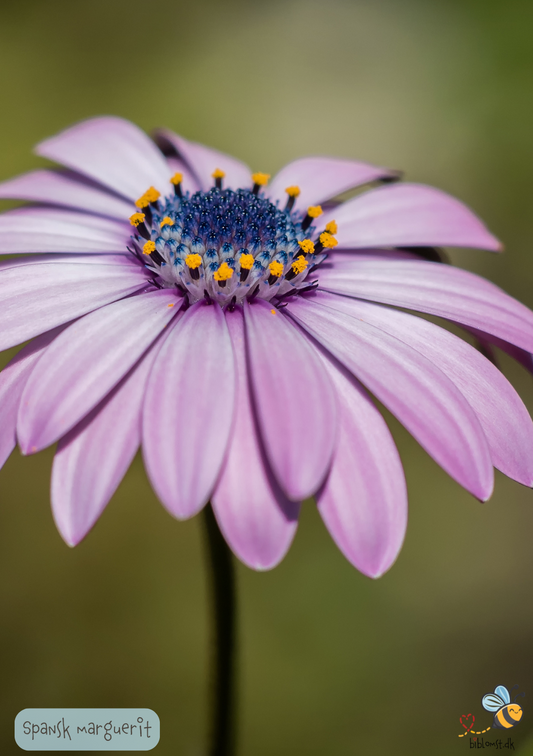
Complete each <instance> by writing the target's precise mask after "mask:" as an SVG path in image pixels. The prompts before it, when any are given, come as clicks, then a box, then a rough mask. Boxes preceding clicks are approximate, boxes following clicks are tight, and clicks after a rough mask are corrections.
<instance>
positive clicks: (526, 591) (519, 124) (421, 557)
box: [0, 0, 533, 756]
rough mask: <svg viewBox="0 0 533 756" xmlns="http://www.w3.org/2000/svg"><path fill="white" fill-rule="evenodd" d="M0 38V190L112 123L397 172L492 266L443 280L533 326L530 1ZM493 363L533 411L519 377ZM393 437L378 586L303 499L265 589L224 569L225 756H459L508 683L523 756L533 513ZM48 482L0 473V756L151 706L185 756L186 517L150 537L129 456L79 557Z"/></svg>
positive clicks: (155, 20) (506, 487)
mask: <svg viewBox="0 0 533 756" xmlns="http://www.w3.org/2000/svg"><path fill="white" fill-rule="evenodd" d="M0 18H1V22H0V89H1V93H2V96H1V107H0V179H3V178H7V177H9V176H12V175H14V174H16V173H18V172H21V171H24V170H28V169H31V168H34V167H37V166H39V165H42V161H40V160H39V159H38V158H36V157H34V156H32V154H31V148H32V146H33V144H34V143H36V142H38V141H39V140H41V139H43V138H44V137H46V136H49V135H52V134H53V133H54V132H56V131H58V130H60V129H62V128H64V127H66V126H67V125H69V124H71V123H73V122H75V121H77V120H80V119H83V118H86V117H89V116H92V115H97V114H104V113H114V114H118V115H121V116H125V117H127V118H130V119H132V120H134V121H136V122H137V123H139V124H140V125H141V126H142V127H144V128H146V129H147V130H150V129H151V128H153V127H155V126H158V125H166V126H169V127H171V128H173V129H175V130H176V131H179V132H181V133H182V134H183V135H185V136H186V137H189V138H192V139H194V140H197V141H202V142H205V143H207V144H210V145H212V146H214V147H217V148H219V149H221V150H225V151H228V152H231V153H233V154H235V155H237V156H239V157H240V158H242V159H244V160H246V161H247V162H248V163H249V164H250V165H251V166H252V167H253V168H254V169H255V170H265V171H268V172H270V173H274V172H275V171H276V169H278V168H279V167H281V166H282V165H283V164H284V163H285V162H287V161H289V160H291V159H293V158H295V157H298V156H301V155H306V154H311V153H319V154H320V153H321V154H334V155H339V156H345V157H352V158H359V159H362V160H366V161H370V162H375V163H378V164H382V165H389V166H391V167H393V168H402V169H404V170H405V172H406V175H407V177H408V178H409V179H410V180H414V181H421V182H427V183H431V184H434V185H436V186H439V187H441V188H442V189H444V190H447V191H449V192H451V193H452V194H454V195H456V196H458V197H459V198H461V199H462V200H463V201H465V202H467V203H468V204H469V205H471V206H472V207H473V208H474V209H475V210H476V211H477V212H478V213H479V214H480V215H481V216H482V217H483V218H485V219H486V220H487V222H488V224H489V226H490V228H491V229H492V230H493V231H494V232H495V233H496V234H497V235H498V236H499V237H500V238H501V239H503V241H504V243H505V246H506V252H505V254H504V255H503V256H500V255H491V254H489V253H481V252H473V251H466V250H465V251H460V250H459V251H454V252H453V260H454V262H455V263H456V264H458V265H461V266H463V267H465V268H468V269H470V270H474V271H476V272H478V273H481V274H483V275H485V276H487V277H489V278H490V279H492V280H493V281H495V282H497V283H498V284H500V285H501V286H503V287H504V288H505V289H507V290H508V291H509V292H510V293H511V294H513V295H514V296H516V297H518V298H519V299H521V300H522V301H524V302H525V303H527V304H529V305H530V306H533V212H532V210H533V133H532V120H533V4H531V3H530V2H529V0H506V2H505V3H504V2H501V0H432V2H431V3H428V2H426V1H425V0H397V1H394V0H352V1H351V2H350V1H348V0H328V2H318V0H311V1H309V2H307V1H305V0H284V1H280V2H252V1H251V0H227V1H226V2H224V3H222V2H215V1H214V0H196V2H194V3H192V2H191V3H186V2H182V1H177V2H176V1H174V2H173V1H171V0H159V2H157V3H149V2H146V1H144V2H141V1H140V0H90V1H89V0H47V2H41V1H39V0H35V1H33V2H31V1H29V0H19V1H18V2H17V3H14V2H11V1H10V2H0ZM4 206H5V207H8V205H7V203H4ZM0 317H1V313H0ZM4 356H5V360H6V361H7V357H8V355H4ZM503 365H504V369H505V371H506V373H507V375H508V376H509V377H510V378H511V379H512V380H513V382H514V383H515V385H516V386H517V387H518V389H519V390H520V392H521V394H522V396H523V397H524V398H525V401H526V403H528V404H529V406H530V408H531V407H533V380H532V379H531V377H530V376H528V375H527V374H526V373H525V372H524V371H523V370H522V369H521V368H518V367H517V366H515V365H513V364H511V362H510V361H509V360H503ZM388 420H389V421H390V426H391V429H392V431H393V434H394V436H395V438H396V439H397V442H398V445H399V449H400V452H401V455H402V459H403V462H404V465H405V468H406V473H407V480H408V486H409V496H410V523H409V529H408V534H407V539H406V542H405V546H404V548H403V551H402V552H401V555H400V557H399V559H398V561H397V563H396V564H395V566H394V567H393V568H392V570H391V571H390V572H389V573H388V574H387V575H385V576H384V577H383V578H381V579H380V580H378V581H371V580H369V579H367V578H365V577H363V576H362V575H360V574H359V573H357V572H356V571H355V570H354V569H353V568H352V567H351V566H350V565H349V564H348V563H347V562H346V561H345V560H344V558H343V557H342V556H341V554H340V553H339V552H338V551H337V550H336V548H335V547H334V545H333V543H332V541H331V540H330V538H329V536H328V534H327V532H326V531H325V529H324V527H323V525H322V523H321V521H320V519H319V517H318V516H317V514H316V511H315V509H314V507H313V504H312V502H307V503H306V504H305V506H304V509H303V514H302V519H301V526H300V529H299V532H298V534H297V537H296V540H295V543H294V545H293V547H292V549H291V551H290V553H289V554H288V556H287V558H286V559H285V561H284V562H283V563H282V564H281V565H280V566H279V567H278V568H276V569H275V570H274V571H272V572H269V573H263V574H256V573H253V572H252V571H250V570H248V569H246V568H244V567H242V566H241V565H239V568H238V587H239V601H240V608H239V614H240V618H239V619H240V659H239V668H240V669H239V672H240V690H239V694H240V722H239V754H240V755H241V756H244V754H253V756H271V754H276V756H289V755H291V756H293V755H294V754H306V755H307V754H308V755H309V756H350V755H351V754H356V753H357V754H359V753H365V754H373V755H374V754H375V755H376V756H381V754H392V753H394V754H396V755H398V756H401V755H402V754H410V756H416V755H417V754H425V755H427V754H430V755H431V756H433V755H434V756H441V755H442V756H444V755H446V756H448V755H449V754H455V753H462V752H464V751H465V750H466V749H467V748H468V747H469V745H468V742H467V739H466V738H465V739H459V738H458V734H459V733H460V732H462V728H461V727H460V724H459V716H460V715H461V714H467V713H469V712H471V713H474V715H475V716H476V718H477V724H481V723H483V727H486V726H488V724H490V715H489V714H488V713H486V712H483V710H482V708H481V704H480V699H481V696H482V695H483V694H484V693H487V692H489V691H491V690H492V689H493V688H494V687H495V685H497V684H505V685H507V686H509V687H510V686H512V685H514V684H515V683H518V684H519V685H520V687H521V689H522V690H524V691H525V692H526V697H525V699H523V705H524V711H525V714H524V718H523V721H522V723H521V724H520V725H519V726H518V727H517V728H516V729H515V730H514V731H513V732H512V737H513V741H514V743H515V750H516V751H517V752H520V753H521V754H523V756H526V754H528V753H529V754H531V753H533V740H531V738H533V663H532V662H533V605H532V600H531V584H532V577H533V549H532V548H531V542H532V532H533V492H532V491H530V490H528V489H525V488H522V487H521V486H519V485H518V484H516V483H513V482H511V481H508V480H506V479H504V478H503V476H501V475H499V474H498V475H497V481H496V490H495V494H494V496H493V498H492V499H491V501H490V502H488V503H486V504H484V505H481V504H479V503H478V502H477V501H475V500H473V499H472V498H471V497H470V496H469V495H468V494H466V493H465V492H464V491H463V490H462V489H461V488H460V487H459V486H458V485H457V484H455V483H454V482H453V481H452V480H451V479H449V478H448V477H447V476H446V474H445V473H443V472H442V471H441V470H440V469H439V468H438V467H437V466H436V464H434V463H433V462H432V461H431V460H430V459H429V457H428V456H427V455H426V454H425V453H424V452H423V451H422V450H421V449H420V447H418V445H417V444H416V442H414V441H413V440H412V439H411V438H410V437H409V435H408V434H407V433H406V432H405V431H404V430H403V429H402V428H401V427H399V425H398V423H396V422H395V421H394V420H393V419H392V418H390V416H388ZM51 459H52V451H51V450H50V451H47V452H43V453H41V454H39V455H37V456H35V457H30V458H26V459H23V458H22V457H21V456H20V455H19V454H18V452H16V453H14V454H13V455H12V457H11V459H10V460H9V461H8V463H7V464H6V466H5V468H4V469H3V470H2V472H1V473H0V498H1V506H0V520H1V529H0V563H1V567H0V606H1V614H0V654H1V663H0V691H1V702H0V751H1V753H2V754H6V755H9V754H15V753H17V752H18V751H19V749H18V747H17V746H16V745H15V744H14V741H13V719H14V717H15V715H16V713H17V712H18V711H19V710H20V709H22V708H25V707H85V706H86V707H99V706H102V707H104V706H109V707H128V706H145V707H150V708H152V709H154V710H155V711H157V713H158V714H159V716H160V718H161V723H162V724H161V726H162V736H161V742H160V744H159V746H158V747H157V749H156V752H157V753H159V754H161V756H164V755H166V754H179V755H180V756H181V755H183V756H202V754H205V753H206V751H205V744H206V727H207V719H206V697H207V692H208V665H207V660H208V650H209V627H208V621H209V605H208V582H207V573H206V566H205V550H204V541H203V532H202V528H201V521H200V519H199V518H196V519H194V520H192V521H189V522H185V523H179V522H177V521H175V520H173V519H172V518H171V517H170V516H169V515H168V514H166V513H165V511H164V510H163V508H162V507H161V506H160V505H159V503H158V502H157V500H156V498H155V496H154V494H153V493H152V492H151V490H150V487H149V485H148V483H147V480H146V476H145V474H144V471H143V468H142V463H141V461H140V459H137V460H136V461H135V463H134V464H133V466H132V468H131V470H130V471H129V473H128V475H127V476H126V479H125V480H124V482H123V484H122V485H121V487H120V489H119V490H118V492H117V494H116V495H115V497H114V498H113V500H112V501H111V503H110V505H109V507H108V509H107V510H106V512H105V513H104V516H103V517H102V519H101V521H100V522H99V523H98V525H97V526H96V528H95V529H94V531H93V532H92V533H91V534H90V535H89V537H88V538H87V539H86V541H85V542H83V543H82V544H81V545H80V546H79V547H77V548H76V549H75V550H71V549H69V548H68V547H67V546H65V544H64V543H63V542H62V540H61V538H60V537H59V535H58V534H57V532H56V530H55V528H54V525H53V521H52V517H51V514H50V507H49V483H48V481H49V471H50V464H51Z"/></svg>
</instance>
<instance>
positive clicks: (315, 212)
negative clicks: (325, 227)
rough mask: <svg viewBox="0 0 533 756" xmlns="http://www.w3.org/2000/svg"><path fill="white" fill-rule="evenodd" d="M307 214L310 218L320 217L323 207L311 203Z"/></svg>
mask: <svg viewBox="0 0 533 756" xmlns="http://www.w3.org/2000/svg"><path fill="white" fill-rule="evenodd" d="M307 215H308V216H309V217H310V218H318V216H319V215H322V208H321V207H320V205H311V207H308V208H307Z"/></svg>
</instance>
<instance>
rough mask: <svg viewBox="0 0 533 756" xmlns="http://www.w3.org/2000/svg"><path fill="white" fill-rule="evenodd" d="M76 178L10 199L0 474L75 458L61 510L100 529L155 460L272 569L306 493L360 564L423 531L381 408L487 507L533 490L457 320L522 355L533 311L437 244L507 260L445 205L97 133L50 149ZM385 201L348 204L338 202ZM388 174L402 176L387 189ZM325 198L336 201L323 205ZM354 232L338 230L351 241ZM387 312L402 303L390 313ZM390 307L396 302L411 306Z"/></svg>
mask: <svg viewBox="0 0 533 756" xmlns="http://www.w3.org/2000/svg"><path fill="white" fill-rule="evenodd" d="M37 153H38V154H39V155H42V156H44V157H47V158H50V159H51V160H53V161H56V162H57V163H60V164H61V165H63V166H65V168H66V170H61V171H55V170H48V169H46V170H38V171H34V172H32V173H29V174H26V175H24V176H20V177H18V178H15V179H12V180H10V181H7V182H5V183H4V184H2V185H0V197H6V198H15V199H22V200H29V201H31V202H33V203H37V204H36V205H32V206H26V207H22V208H18V209H16V210H11V211H9V212H6V213H4V214H3V215H2V216H0V253H2V254H14V255H20V254H21V253H23V254H28V253H29V254H30V255H31V256H29V257H19V256H17V257H14V258H13V259H12V260H8V261H4V262H2V263H0V265H1V268H2V269H1V272H0V302H1V306H2V314H3V315H2V326H1V328H0V348H1V349H7V348H9V347H12V346H15V345H17V344H20V343H22V342H25V341H28V340H29V339H33V340H32V341H30V343H29V344H28V345H26V346H25V347H24V348H23V349H22V350H21V351H20V352H19V353H18V354H17V356H16V357H15V358H14V359H13V360H12V361H11V362H10V363H9V365H8V366H7V367H6V368H5V370H4V371H3V372H2V374H1V375H0V407H1V412H2V419H3V422H2V424H1V430H0V463H3V462H4V461H5V460H6V458H7V457H8V456H9V454H10V453H11V451H12V450H13V448H14V446H15V443H16V439H18V443H19V445H20V448H21V449H22V452H23V453H24V454H30V453H33V452H37V451H39V450H40V449H43V448H45V447H47V446H49V445H50V444H53V443H55V442H56V441H57V442H58V448H57V453H56V456H55V459H54V465H53V471H52V504H53V512H54V517H55V520H56V523H57V526H58V528H59V531H60V532H61V535H62V536H63V538H64V539H65V541H67V543H69V544H71V545H74V544H77V543H78V542H79V541H80V540H81V539H82V538H84V536H85V535H86V534H87V532H88V531H89V530H90V528H91V527H92V526H93V525H94V523H95V522H96V520H97V519H98V517H99V516H100V514H101V513H102V511H103V509H104V507H105V506H106V504H107V502H108V501H109V499H110V497H111V496H112V494H113V492H114V491H115V489H116V487H117V485H118V484H119V482H120V480H121V479H122V477H123V475H124V474H125V472H126V470H127V468H128V466H129V464H130V463H131V460H132V458H133V456H134V454H135V453H136V451H137V449H138V447H139V445H140V444H142V450H143V456H144V461H145V465H146V469H147V471H148V475H149V477H150V479H151V481H152V484H153V487H154V489H155V491H156V492H157V494H158V496H159V498H160V499H161V501H162V502H163V504H164V506H165V507H166V508H167V509H168V510H169V512H170V513H171V514H173V515H174V516H175V517H177V518H180V519H182V518H188V517H191V516H192V515H194V514H196V513H197V512H198V511H199V510H200V509H201V508H202V507H203V506H204V505H205V504H206V502H207V501H208V500H209V499H211V501H212V505H213V508H214V511H215V514H216V517H217V520H218V523H219V525H220V528H221V530H222V533H223V534H224V536H225V538H226V540H227V542H228V544H229V545H230V547H231V548H232V549H233V551H234V552H235V554H237V556H238V557H239V558H240V559H241V560H242V561H243V562H244V563H246V564H247V565H249V566H250V567H253V568H255V569H267V568H270V567H273V566H274V565H275V564H277V563H278V562H279V561H280V560H281V559H282V558H283V556H284V554H285V553H286V551H287V549H288V548H289V545H290V543H291V541H292V538H293V537H294V534H295V530H296V526H297V519H298V512H299V507H300V504H299V502H301V501H302V500H303V499H306V498H307V497H310V496H313V495H316V497H317V502H318V508H319V511H320V513H321V515H322V517H323V519H324V522H325V524H326V526H327V528H328V529H329V531H330V533H331V535H332V537H333V538H334V540H335V542H336V543H337V545H338V546H339V548H340V549H341V550H342V552H343V553H344V554H345V556H346V557H347V558H348V559H349V560H350V561H351V562H352V563H353V564H354V565H355V566H356V567H357V568H358V569H360V570H361V571H362V572H364V573H365V574H367V575H370V576H373V577H376V576H378V575H380V574H382V573H383V572H384V571H385V570H387V569H388V568H389V567H390V565H391V564H392V562H393V561H394V559H395V558H396V556H397V554H398V551H399V549H400V547H401V544H402V540H403V537H404V532H405V527H406V517H407V496H406V487H405V480H404V475H403V470H402V465H401V462H400V459H399V456H398V452H397V450H396V447H395V445H394V442H393V440H392V437H391V435H390V433H389V431H388V429H387V426H386V424H385V422H384V420H383V418H382V416H381V414H380V413H379V411H378V410H377V409H376V406H375V405H374V403H373V401H372V399H371V397H370V396H369V394H368V393H367V391H370V392H371V393H372V394H374V395H375V396H376V397H377V398H378V399H379V400H380V401H381V402H382V403H383V404H384V405H385V406H386V407H388V409H389V410H390V411H391V412H392V413H393V414H394V415H395V416H396V417H397V418H398V419H399V420H400V422H401V423H403V425H404V426H405V427H406V428H407V429H408V430H409V431H410V432H411V433H412V435H413V436H414V437H415V438H416V439H417V440H418V442H419V443H420V444H421V445H422V446H423V447H424V448H425V449H426V451H427V452H428V453H429V454H430V455H431V456H432V457H433V459H435V460H436V461H437V462H438V464H439V465H441V467H442V468H443V469H444V470H446V472H448V473H449V475H451V476H452V477H453V478H454V479H455V480H456V481H458V482H459V483H460V484H461V485H462V486H464V487H465V488H466V489H467V490H468V491H470V492H471V493H472V494H473V495H474V496H476V497H477V498H478V499H481V500H486V499H488V498H489V497H490V495H491V492H492V488H493V466H494V467H497V468H498V469H500V470H501V471H502V472H504V473H505V474H506V475H508V476H509V477H511V478H513V479H515V480H518V481H519V482H521V483H523V484H525V485H527V486H531V485H532V484H533V426H532V423H531V419H530V417H529V415H528V413H527V411H526V409H525V407H524V405H523V403H522V401H521V400H520V398H519V396H518V395H517V393H516V392H515V390H514V389H513V388H512V387H511V385H510V384H509V382H508V381H507V380H506V379H505V378H504V376H503V375H502V374H501V373H500V372H499V371H498V369H497V368H496V367H495V366H494V365H493V364H492V362H490V361H489V360H488V359H487V358H486V357H485V356H483V355H482V354H481V353H480V352H479V351H477V350H476V349H474V348H473V347H472V346H470V345H469V344H468V343H466V342H465V341H463V340H462V339H460V338H458V337H457V336H455V335H452V334H451V333H450V332H448V331H446V330H443V329H442V328H439V327H438V326H436V325H434V324H433V323H431V322H428V321H427V320H425V319H421V318H418V317H416V316H413V315H411V314H408V313H406V312H404V311H403V310H405V309H407V310H415V311H419V312H422V313H429V314H432V315H436V316H439V317H442V318H446V319H448V320H450V321H452V322H455V323H459V324H461V325H462V326H464V327H465V328H466V330H469V331H471V332H474V333H475V334H476V335H477V337H478V338H480V339H481V340H482V341H483V342H484V343H485V344H497V345H498V346H503V348H505V349H507V350H508V351H511V353H513V355H514V356H515V357H518V358H519V359H521V360H522V361H523V362H527V361H528V360H529V359H530V358H529V354H528V353H530V352H533V313H532V312H530V311H529V310H528V309H527V308H526V307H524V306H523V305H521V304H520V303H518V302H517V301H515V300H514V299H512V298H511V297H509V296H508V295H507V294H505V293H504V292H503V291H502V290H501V289H499V288H498V287H496V286H494V285H493V284H491V283H489V282H488V281H486V280H484V279H483V278H480V277H479V276H477V275H474V274H472V273H469V272H466V271H464V270H460V269H457V268H453V267H451V266H449V265H445V264H442V263H441V262H440V261H439V260H440V257H439V253H438V252H437V251H436V250H435V247H440V246H461V247H477V248H483V249H488V250H493V251H497V250H498V249H499V248H500V245H499V243H498V241H497V240H496V239H495V238H494V237H493V236H492V235H491V234H490V233H489V232H488V231H487V229H486V228H485V226H484V225H483V224H482V223H481V221H480V220H479V219H478V218H477V217H476V216H475V215H473V214H472V213H471V212H470V211H469V210H468V209H467V208H466V207H465V206H464V205H462V204H461V203H460V202H458V201H457V200H455V199H453V198H452V197H450V196H448V195H446V194H444V193H443V192H440V191H438V190H436V189H432V188H430V187H427V186H421V185H417V184H407V183H403V184H402V183H396V182H395V181H394V180H395V179H396V178H397V176H396V175H395V174H394V172H391V171H388V170H386V169H383V168H376V167H374V166H371V165H368V164H365V163H359V162H354V161H349V160H338V159H329V158H304V159H300V160H296V161H294V162H293V163H290V164H289V165H287V166H286V167H285V168H283V169H282V170H281V171H280V172H279V173H278V174H277V175H276V176H275V177H274V178H273V180H272V181H271V182H270V183H269V184H268V178H269V177H268V176H266V175H264V174H254V175H253V176H252V177H251V176H250V171H249V169H248V168H247V167H246V166H245V165H243V164H242V163H241V162H239V161H237V160H235V159H234V158H231V157H228V156H226V155H223V154H220V153H218V152H215V151H214V150H211V149H209V148H206V147H203V146H201V145H199V144H195V143H192V142H188V141H186V140H185V139H183V138H181V137H179V136H177V135H175V134H173V133H172V132H169V131H161V132H159V133H158V134H157V135H156V138H155V143H154V142H153V141H151V140H150V139H149V138H148V137H147V136H146V135H145V134H144V133H143V132H142V131H140V130H139V129H138V128H137V127H136V126H134V125H132V124H130V123H128V122H126V121H123V120H120V119H118V118H97V119H94V120H90V121H87V122H85V123H81V124H79V125H77V126H74V127H73V128H70V129H68V130H66V131H64V132H63V133H61V134H59V135H58V136H56V137H53V138H51V139H48V140H47V141H45V142H43V143H42V144H40V145H39V146H38V148H37ZM370 182H381V183H382V184H383V185H381V186H379V187H378V188H374V189H371V190H370V191H367V192H365V193H363V194H359V195H358V196H356V197H355V198H353V199H350V200H348V201H346V202H344V203H343V204H339V203H338V202H335V201H332V200H333V198H335V197H338V196H339V195H340V194H342V193H343V192H346V191H347V190H349V189H352V188H353V187H357V186H360V185H363V184H367V183H370ZM393 182H394V183H393ZM321 204H322V205H323V208H321V207H320V205H321ZM337 227H338V232H337ZM391 306H392V307H391ZM394 308H403V309H402V310H399V309H394Z"/></svg>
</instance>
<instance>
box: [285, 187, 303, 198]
mask: <svg viewBox="0 0 533 756" xmlns="http://www.w3.org/2000/svg"><path fill="white" fill-rule="evenodd" d="M285 191H286V192H287V194H288V195H289V197H299V196H300V187H299V186H288V187H287V188H286V189H285Z"/></svg>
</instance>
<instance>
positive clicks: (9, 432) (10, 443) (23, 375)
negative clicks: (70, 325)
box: [0, 327, 62, 467]
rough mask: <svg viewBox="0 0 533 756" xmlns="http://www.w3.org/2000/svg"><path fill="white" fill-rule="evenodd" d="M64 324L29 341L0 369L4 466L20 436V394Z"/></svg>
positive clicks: (0, 445) (0, 434) (0, 450)
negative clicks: (17, 428) (18, 435)
mask: <svg viewBox="0 0 533 756" xmlns="http://www.w3.org/2000/svg"><path fill="white" fill-rule="evenodd" d="M61 330H62V327H59V328H54V330H53V331H48V333H43V334H42V335H41V336H37V338H36V339H34V340H33V341H32V342H30V343H29V344H27V345H26V346H25V347H24V348H23V349H21V350H20V352H17V354H16V355H15V356H14V357H13V359H12V360H11V361H10V362H9V363H8V364H7V365H6V367H5V368H4V369H3V370H2V372H1V373H0V412H1V416H2V423H1V424H0V467H2V466H3V465H4V463H5V461H6V460H7V458H8V457H9V455H10V454H11V452H12V451H13V449H14V448H15V445H16V442H17V437H16V427H17V414H18V410H19V404H20V397H21V396H22V392H23V390H24V386H25V385H26V381H27V380H28V378H29V376H30V374H31V371H32V370H33V368H34V366H35V364H36V362H37V360H38V359H39V358H40V357H41V356H42V354H43V352H44V350H45V349H46V348H47V347H48V345H49V344H50V343H51V342H52V341H53V340H54V339H55V337H56V336H57V335H58V334H59V333H60V332H61Z"/></svg>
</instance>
